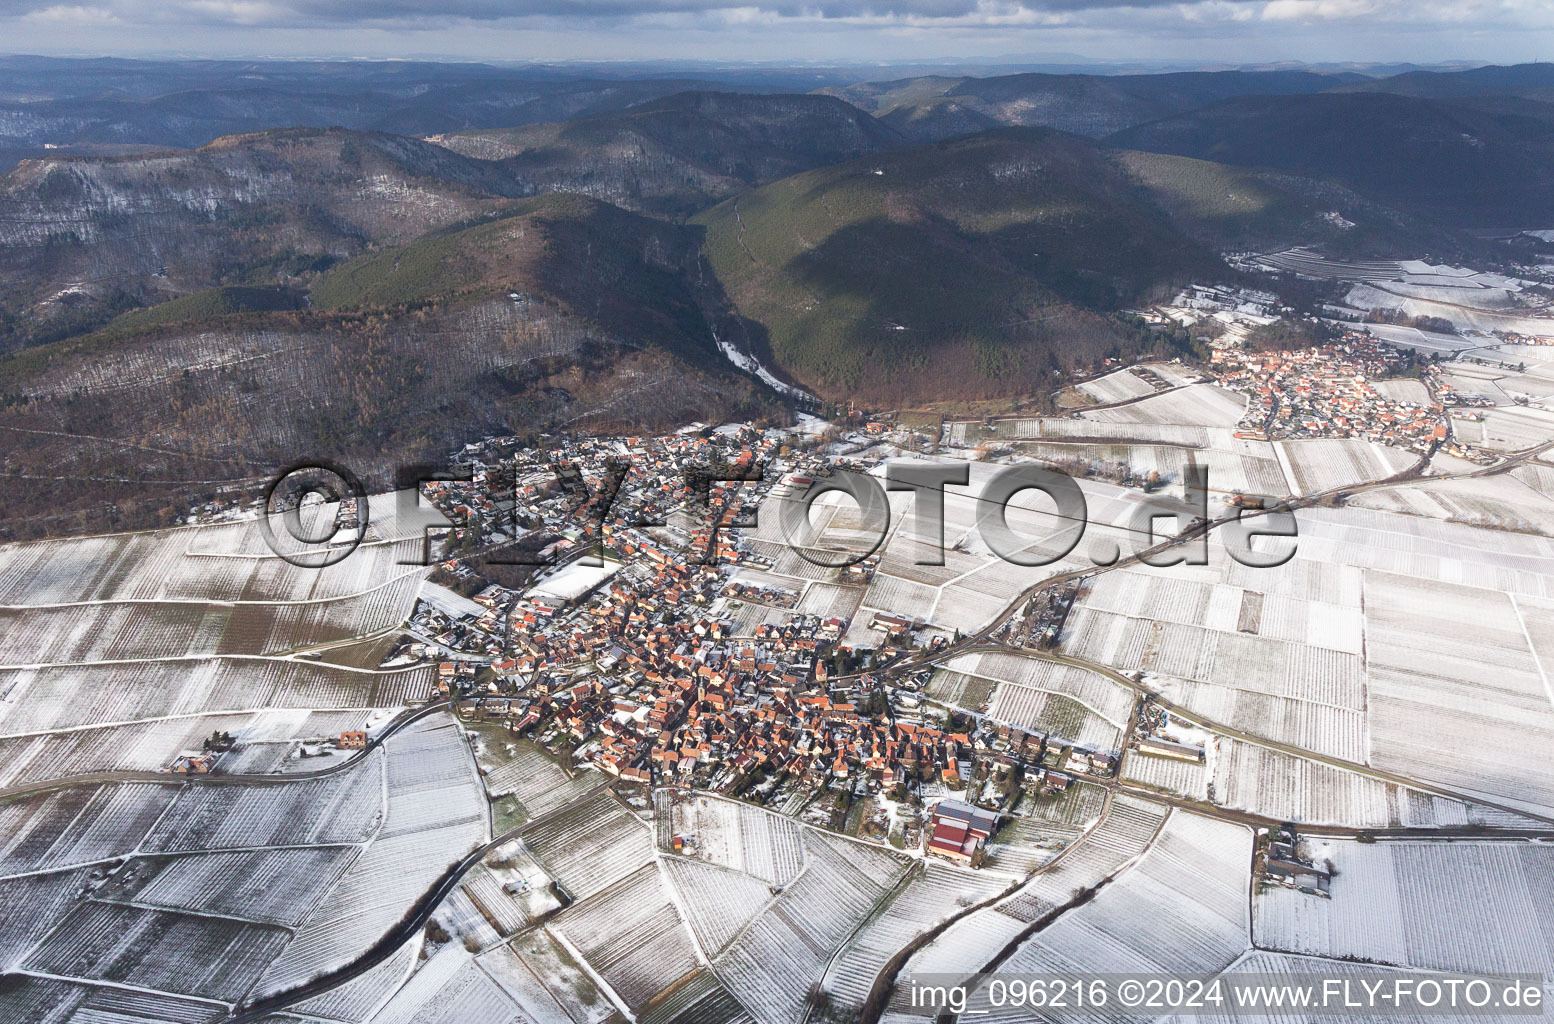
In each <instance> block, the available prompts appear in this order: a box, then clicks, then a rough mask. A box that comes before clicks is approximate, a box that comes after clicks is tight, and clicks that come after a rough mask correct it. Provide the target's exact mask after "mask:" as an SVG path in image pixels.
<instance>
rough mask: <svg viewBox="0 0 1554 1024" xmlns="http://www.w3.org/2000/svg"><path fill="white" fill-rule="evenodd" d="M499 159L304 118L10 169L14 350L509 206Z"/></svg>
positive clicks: (7, 315) (5, 193) (3, 270)
mask: <svg viewBox="0 0 1554 1024" xmlns="http://www.w3.org/2000/svg"><path fill="white" fill-rule="evenodd" d="M510 186H511V183H510V180H509V178H508V177H507V176H506V175H505V174H504V173H503V172H502V171H501V169H500V168H499V167H496V166H495V165H493V164H490V163H487V162H484V161H479V160H471V159H469V158H467V157H463V156H460V155H458V154H457V153H453V152H450V151H449V150H447V149H444V148H442V147H440V146H433V145H431V144H430V143H426V142H421V141H419V140H416V139H408V138H403V137H399V136H394V135H384V134H381V133H369V132H349V131H343V130H339V129H291V130H284V131H274V132H264V133H260V134H256V135H238V136H230V137H227V138H223V139H218V140H217V141H215V142H213V143H211V144H210V145H208V146H205V147H202V148H201V149H198V150H192V151H181V150H180V151H164V152H159V153H154V154H144V155H137V156H126V157H111V158H86V157H65V158H59V159H47V160H31V161H27V162H25V163H23V164H21V165H20V166H18V167H17V168H16V169H15V170H13V171H12V172H11V173H10V174H8V175H6V176H4V177H3V178H0V203H3V204H4V206H5V208H6V210H7V217H6V219H5V221H4V222H3V223H0V281H3V282H4V284H5V289H4V292H3V294H0V351H4V350H5V349H7V348H14V347H17V346H20V345H24V344H34V343H38V342H41V341H48V340H51V339H54V338H59V337H66V336H68V335H70V334H73V333H79V332H80V331H82V330H90V329H92V328H94V327H96V326H98V325H99V324H101V323H103V322H105V321H106V320H107V319H108V318H109V317H111V316H112V315H113V314H114V313H117V312H121V311H123V310H125V309H128V308H133V307H135V306H140V305H146V304H149V303H153V302H157V301H161V300H163V299H166V298H170V297H174V296H177V295H180V294H186V293H189V292H193V291H199V290H202V289H205V288H209V287H212V286H216V285H223V284H256V285H274V284H284V283H286V282H287V281H289V280H291V279H293V278H295V277H297V276H298V275H306V274H308V273H311V272H313V271H316V270H317V269H319V268H321V267H324V266H327V265H329V264H330V263H332V262H337V261H339V260H342V259H348V258H350V257H351V256H354V255H356V254H357V253H359V252H361V251H363V249H365V248H366V247H367V246H368V245H370V244H373V243H379V242H386V243H399V242H405V241H409V240H411V239H413V238H415V237H417V236H419V235H421V234H423V233H425V232H427V231H429V230H432V229H434V228H438V227H443V226H446V225H449V224H453V223H457V222H459V221H463V220H467V219H469V218H472V217H479V216H485V215H488V214H490V213H492V212H494V211H495V210H497V209H499V208H500V206H501V202H502V200H501V196H502V195H503V194H505V193H507V192H508V191H509V190H510Z"/></svg>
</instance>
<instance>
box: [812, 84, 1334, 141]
mask: <svg viewBox="0 0 1554 1024" xmlns="http://www.w3.org/2000/svg"><path fill="white" fill-rule="evenodd" d="M1361 77H1362V76H1360V75H1355V74H1341V73H1340V74H1319V73H1316V72H1311V71H1194V72H1178V73H1172V74H1158V75H1048V74H1024V75H1000V76H997V77H993V78H942V77H932V78H918V79H904V80H901V81H897V82H878V83H865V84H861V85H854V86H844V87H833V88H830V89H825V90H822V91H824V92H827V93H829V94H831V95H834V96H839V97H841V98H842V99H845V100H847V101H849V102H851V103H853V104H855V105H857V106H859V107H861V108H862V109H864V110H867V111H869V112H870V113H872V114H875V115H876V116H878V117H879V118H880V119H881V120H883V121H885V122H886V123H887V124H889V125H891V126H892V127H894V128H896V129H897V130H899V131H901V132H902V133H903V134H906V135H908V136H910V137H911V138H914V139H918V140H928V139H934V138H945V137H948V136H950V135H959V134H963V133H964V132H966V131H977V130H980V127H982V126H983V125H984V124H1003V125H1026V126H1044V127H1050V128H1058V129H1060V130H1062V131H1066V132H1073V133H1074V134H1076V135H1087V136H1090V137H1092V138H1100V137H1101V136H1104V135H1109V134H1112V133H1113V132H1117V131H1121V130H1122V129H1124V128H1128V127H1131V126H1132V125H1136V124H1142V123H1144V122H1146V121H1153V120H1156V119H1158V118H1162V117H1167V116H1170V115H1172V114H1178V113H1182V112H1184V111H1188V110H1194V109H1196V108H1198V107H1202V106H1205V105H1207V104H1210V103H1217V102H1219V101H1221V100H1225V99H1229V98H1231V97H1235V96H1265V95H1268V96H1277V95H1295V94H1308V93H1317V92H1323V91H1325V90H1327V89H1331V88H1334V87H1335V86H1339V85H1342V84H1344V83H1348V82H1353V81H1359V80H1361ZM979 122H981V123H979Z"/></svg>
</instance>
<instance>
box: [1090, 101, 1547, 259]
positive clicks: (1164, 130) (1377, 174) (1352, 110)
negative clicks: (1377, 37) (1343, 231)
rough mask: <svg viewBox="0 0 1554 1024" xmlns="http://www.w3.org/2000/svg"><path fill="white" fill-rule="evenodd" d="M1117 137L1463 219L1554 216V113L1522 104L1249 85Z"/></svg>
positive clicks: (1470, 223) (1525, 221)
mask: <svg viewBox="0 0 1554 1024" xmlns="http://www.w3.org/2000/svg"><path fill="white" fill-rule="evenodd" d="M1108 141H1109V142H1111V143H1112V144H1114V145H1117V146H1119V147H1124V148H1127V149H1141V150H1147V151H1150V152H1157V153H1171V154H1176V155H1179V156H1190V157H1197V158H1199V159H1203V160H1213V161H1217V162H1220V163H1228V164H1238V165H1245V166H1256V167H1267V168H1273V169H1276V170H1281V171H1287V172H1291V173H1295V174H1300V175H1306V176H1310V177H1316V178H1329V179H1335V180H1337V181H1341V182H1343V183H1345V184H1346V185H1348V186H1350V187H1352V188H1354V189H1356V190H1358V191H1360V192H1362V193H1365V194H1367V195H1369V196H1371V197H1373V198H1375V199H1378V200H1381V201H1383V202H1386V203H1388V204H1391V205H1393V206H1396V207H1398V208H1400V209H1403V210H1406V211H1410V212H1416V213H1420V214H1423V215H1425V216H1428V217H1436V218H1439V219H1441V220H1443V221H1446V222H1448V223H1452V224H1456V225H1458V226H1467V227H1495V228H1525V227H1533V226H1536V225H1539V224H1546V223H1554V122H1550V121H1546V120H1542V119H1538V118H1534V117H1529V116H1526V115H1525V114H1522V113H1510V112H1501V111H1496V110H1483V109H1476V108H1472V107H1467V106H1463V105H1458V104H1450V103H1443V102H1440V101H1435V100H1423V99H1417V98H1413V97H1407V96H1393V95H1389V94H1367V93H1341V94H1327V95H1318V96H1277V97H1272V96H1270V97H1243V98H1240V99H1235V100H1228V101H1226V102H1224V103H1219V104H1215V105H1214V106H1211V107H1205V108H1203V109H1201V110H1196V111H1193V112H1191V113H1187V114H1181V115H1178V116H1175V117H1170V118H1165V119H1162V120H1159V121H1155V122H1152V123H1150V124H1146V125H1140V126H1138V127H1136V128H1131V129H1128V130H1126V131H1122V132H1118V133H1117V134H1115V135H1113V136H1111V137H1110V139H1109V140H1108Z"/></svg>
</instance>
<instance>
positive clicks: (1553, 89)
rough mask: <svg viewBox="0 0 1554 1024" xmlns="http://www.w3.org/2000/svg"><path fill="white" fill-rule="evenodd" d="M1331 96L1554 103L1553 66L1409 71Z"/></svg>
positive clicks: (1341, 89) (1352, 84)
mask: <svg viewBox="0 0 1554 1024" xmlns="http://www.w3.org/2000/svg"><path fill="white" fill-rule="evenodd" d="M1334 91H1335V92H1372V93H1375V92H1384V93H1391V94H1392V95H1394V96H1414V97H1417V98H1420V99H1439V100H1449V99H1470V98H1482V97H1486V96H1516V97H1520V98H1523V99H1532V100H1543V101H1545V102H1550V101H1554V64H1512V65H1509V66H1504V65H1501V66H1495V65H1491V66H1489V67H1482V68H1471V69H1469V70H1466V71H1410V72H1406V73H1404V74H1400V75H1392V76H1390V77H1388V78H1378V79H1372V80H1369V81H1362V82H1349V83H1346V84H1345V85H1342V86H1339V87H1337V88H1336V89H1335V90H1334Z"/></svg>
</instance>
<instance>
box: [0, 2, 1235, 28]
mask: <svg viewBox="0 0 1554 1024" xmlns="http://www.w3.org/2000/svg"><path fill="white" fill-rule="evenodd" d="M1231 2H1237V3H1253V2H1255V0H1231ZM1177 3H1179V0H528V2H525V3H522V4H514V3H513V2H512V0H442V2H431V0H161V2H157V0H106V2H105V3H104V4H103V5H101V6H94V7H59V6H52V5H50V4H49V3H48V0H0V17H3V16H5V15H11V16H13V17H15V16H24V17H43V16H44V14H45V12H54V11H58V12H62V13H61V14H59V15H57V16H54V17H56V20H67V15H66V14H65V13H63V12H88V11H90V12H98V13H99V14H101V15H106V16H108V17H116V18H119V19H120V20H123V21H126V22H134V23H138V24H147V23H157V22H177V21H183V20H187V21H191V22H203V23H209V22H216V23H229V24H242V25H252V24H260V23H263V24H271V25H282V24H290V25H296V24H299V23H308V24H318V25H373V24H384V25H406V24H408V23H416V22H425V23H428V24H429V25H447V24H448V23H450V22H451V21H455V20H459V21H477V22H479V21H504V22H535V23H550V24H575V25H579V26H582V25H589V24H611V23H626V24H629V23H652V22H654V21H655V20H662V19H666V18H676V17H684V16H692V17H698V18H706V19H708V20H713V19H716V20H718V21H721V22H723V23H745V24H749V23H753V22H760V21H762V20H767V19H776V20H782V21H792V22H837V23H858V24H899V25H941V26H946V27H954V26H959V27H977V26H985V27H996V26H999V25H1011V24H1039V23H1041V22H1042V21H1043V20H1044V18H1046V17H1048V16H1050V15H1053V14H1062V13H1064V12H1070V11H1081V10H1104V9H1112V8H1136V7H1160V8H1168V7H1171V6H1174V5H1176V4H1177ZM83 17H84V15H83Z"/></svg>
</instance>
